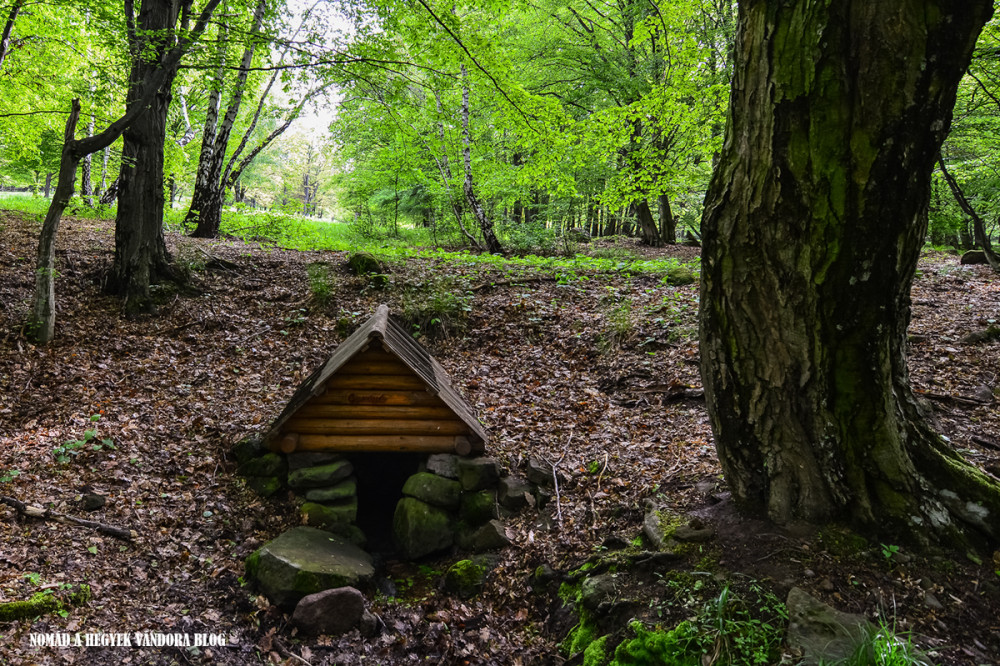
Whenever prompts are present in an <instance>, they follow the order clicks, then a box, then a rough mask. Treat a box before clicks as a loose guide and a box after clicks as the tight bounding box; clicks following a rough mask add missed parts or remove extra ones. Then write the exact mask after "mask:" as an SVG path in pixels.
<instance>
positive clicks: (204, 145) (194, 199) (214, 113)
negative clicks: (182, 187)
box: [183, 26, 226, 238]
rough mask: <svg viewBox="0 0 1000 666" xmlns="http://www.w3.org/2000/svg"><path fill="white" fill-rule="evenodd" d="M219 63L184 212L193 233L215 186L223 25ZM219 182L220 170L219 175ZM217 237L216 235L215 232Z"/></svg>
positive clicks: (223, 60)
mask: <svg viewBox="0 0 1000 666" xmlns="http://www.w3.org/2000/svg"><path fill="white" fill-rule="evenodd" d="M215 57H216V58H218V60H219V63H218V67H216V69H215V75H214V76H213V77H212V80H211V82H210V84H209V85H210V86H211V90H209V91H208V104H207V105H206V107H205V126H204V128H203V129H202V131H201V152H200V153H199V156H198V171H197V172H196V173H195V177H194V191H193V192H192V193H191V206H190V207H189V208H188V212H187V215H185V216H184V225H183V226H184V227H187V226H189V225H195V226H196V227H197V228H196V230H195V232H194V234H193V235H195V236H197V235H198V229H201V228H202V226H203V225H202V223H201V211H202V209H203V208H205V207H207V205H208V203H209V202H208V199H209V195H210V193H211V192H212V190H213V187H212V161H213V156H214V154H215V151H216V142H215V138H216V135H217V133H218V126H219V108H220V106H221V105H222V87H223V86H224V85H225V73H226V69H225V67H226V31H225V30H224V28H223V27H222V26H219V34H218V37H217V38H216V53H215ZM215 182H216V185H217V184H218V174H216V178H215ZM211 237H213V238H214V236H211Z"/></svg>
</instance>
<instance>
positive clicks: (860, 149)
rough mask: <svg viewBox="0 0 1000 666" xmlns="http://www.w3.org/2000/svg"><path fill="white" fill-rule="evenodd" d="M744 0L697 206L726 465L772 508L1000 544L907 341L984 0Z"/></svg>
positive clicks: (974, 472)
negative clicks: (716, 141) (710, 163)
mask: <svg viewBox="0 0 1000 666" xmlns="http://www.w3.org/2000/svg"><path fill="white" fill-rule="evenodd" d="M739 9H740V11H739V26H740V32H739V38H738V41H737V46H736V62H737V65H736V68H735V72H736V77H735V79H734V81H733V87H732V98H731V109H730V114H729V117H730V126H729V128H728V130H727V134H726V141H725V145H724V148H723V151H722V155H721V159H720V163H719V166H718V168H717V169H716V172H715V174H714V177H713V179H712V183H711V186H710V188H709V191H708V194H707V196H706V205H705V213H704V220H703V223H702V232H703V239H704V247H703V251H702V285H701V356H702V378H703V381H704V386H705V397H706V401H707V404H708V409H709V413H710V415H711V421H712V428H713V432H714V434H715V441H716V448H717V450H718V454H719V460H720V462H721V463H722V468H723V471H724V472H725V478H726V482H727V484H728V485H729V487H730V488H731V489H732V491H733V495H734V497H735V498H736V499H737V500H738V501H739V502H741V503H742V504H744V505H745V506H748V507H757V508H761V509H764V510H766V512H767V513H768V515H769V516H770V517H771V518H772V519H774V520H776V521H778V522H789V521H795V520H804V521H807V522H812V523H817V522H825V521H831V520H843V521H846V522H851V523H853V524H854V525H856V526H858V527H859V528H862V529H865V530H868V531H872V532H875V531H877V532H878V533H879V534H880V536H881V538H883V539H885V538H897V537H898V538H900V539H905V538H910V539H913V540H918V541H924V542H937V543H943V544H951V545H959V544H962V543H970V542H971V543H977V544H979V545H982V544H983V543H984V542H996V540H997V539H998V538H1000V483H998V482H997V481H995V480H991V479H990V478H989V477H987V476H986V475H985V474H984V473H982V472H981V471H979V470H978V469H976V468H975V467H973V466H970V465H969V464H968V463H966V462H965V461H964V460H963V459H962V458H961V457H960V456H959V455H958V454H957V453H955V452H954V450H952V449H951V448H950V447H949V446H948V445H947V444H946V443H945V442H944V441H943V440H942V439H941V438H940V437H939V436H938V435H936V434H935V433H934V432H933V431H932V430H931V428H930V427H929V426H928V425H927V423H926V422H925V421H924V419H923V418H922V416H921V414H920V412H919V410H918V406H917V403H916V401H915V399H914V397H913V394H912V391H911V389H910V385H909V379H908V373H907V366H906V357H905V350H906V329H907V324H908V322H909V316H910V286H911V283H912V280H913V276H914V273H915V270H916V264H917V260H918V258H919V255H920V249H921V247H922V243H923V238H924V234H925V231H926V224H927V218H926V213H927V204H928V197H929V188H930V176H931V172H932V170H933V167H934V162H935V158H936V156H937V154H938V150H939V148H940V146H941V142H942V140H943V138H944V136H945V135H946V133H947V131H948V126H949V124H950V122H951V113H952V108H953V106H954V103H955V96H956V90H957V86H958V83H959V80H960V79H961V77H962V75H963V73H964V71H965V69H966V66H967V65H968V62H969V58H970V55H971V52H972V49H973V46H974V44H975V41H976V37H977V35H978V34H979V32H980V30H981V29H982V26H983V24H984V23H985V21H986V20H987V19H988V18H989V16H990V14H991V13H992V2H991V1H990V0H963V1H962V2H958V1H957V0H956V1H950V2H937V1H931V0H891V1H890V0H885V1H880V2H829V1H828V0H801V1H799V2H794V3H778V2H741V3H740V8H739ZM889 535H894V536H892V537H890V536H889Z"/></svg>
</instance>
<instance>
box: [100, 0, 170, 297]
mask: <svg viewBox="0 0 1000 666" xmlns="http://www.w3.org/2000/svg"><path fill="white" fill-rule="evenodd" d="M177 13H178V5H177V3H174V2H170V1H169V0H144V1H143V3H142V8H141V9H140V10H139V17H138V20H137V22H136V23H137V26H138V29H139V30H138V32H137V34H139V35H140V40H142V39H150V38H153V37H156V36H159V38H158V39H156V42H155V43H154V44H155V45H156V52H157V53H158V54H162V53H163V52H164V51H165V50H166V49H167V48H168V47H169V46H170V42H171V41H172V40H167V39H163V34H164V33H166V32H169V31H171V30H172V28H173V26H174V24H175V23H176V22H177ZM148 46H149V45H144V44H142V43H141V41H140V43H139V45H138V48H136V49H135V53H136V54H142V53H143V51H144V50H145V49H146V48H148ZM158 61H159V58H156V59H155V60H153V61H152V62H151V61H150V60H149V59H148V58H146V57H136V58H135V60H134V62H133V64H132V73H131V77H130V81H129V92H128V98H127V101H126V113H128V110H129V109H130V108H131V107H132V106H133V105H134V104H136V103H137V102H138V101H139V98H140V96H141V95H142V91H143V82H144V81H145V80H146V77H148V76H149V75H151V74H152V73H153V71H155V70H156V69H158V68H159V62H158ZM176 72H177V69H176V65H175V66H173V67H172V68H171V71H169V72H167V76H166V79H165V80H164V82H163V84H162V85H161V86H160V87H159V89H158V91H157V93H156V95H155V96H154V97H153V101H152V102H151V104H150V105H149V108H147V109H146V110H145V112H144V113H142V115H140V116H139V117H138V118H137V119H136V120H135V121H133V122H132V124H131V125H129V127H128V129H127V130H125V133H124V137H125V143H124V146H123V148H122V168H121V174H120V175H119V185H118V211H117V215H116V217H115V258H114V263H113V264H112V266H111V271H110V272H109V274H108V279H107V284H106V287H107V289H108V291H109V292H110V293H114V294H118V295H119V296H121V297H122V298H123V300H124V306H125V310H126V311H127V312H136V311H139V310H145V309H148V307H149V305H150V303H149V285H150V283H151V282H154V281H155V280H157V279H158V278H160V277H165V276H170V275H171V271H170V255H169V253H168V252H167V246H166V243H164V241H163V205H164V199H163V148H164V143H165V141H166V135H167V131H166V127H167V110H168V109H169V107H170V88H171V85H172V83H173V80H174V77H175V76H176Z"/></svg>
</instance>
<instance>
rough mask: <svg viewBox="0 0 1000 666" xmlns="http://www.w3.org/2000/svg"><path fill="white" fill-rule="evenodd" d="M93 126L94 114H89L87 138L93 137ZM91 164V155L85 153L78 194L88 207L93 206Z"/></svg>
mask: <svg viewBox="0 0 1000 666" xmlns="http://www.w3.org/2000/svg"><path fill="white" fill-rule="evenodd" d="M94 125H95V121H94V114H90V122H89V123H87V136H94ZM92 162H93V153H87V154H86V155H84V156H83V165H82V166H81V168H80V194H82V195H83V201H84V202H85V203H86V204H87V205H88V206H93V205H94V185H93V183H92V180H91V177H90V174H91V166H92Z"/></svg>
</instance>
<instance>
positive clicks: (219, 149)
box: [188, 0, 267, 238]
mask: <svg viewBox="0 0 1000 666" xmlns="http://www.w3.org/2000/svg"><path fill="white" fill-rule="evenodd" d="M266 10H267V2H266V0H259V2H258V3H257V8H256V9H255V10H254V17H253V27H252V28H251V30H250V39H251V42H250V44H249V45H248V46H247V47H246V48H245V49H243V59H242V60H241V62H240V70H239V73H238V74H237V76H236V81H235V83H234V84H233V92H232V95H231V96H230V99H229V106H228V107H227V108H226V115H225V117H224V118H223V119H222V124H221V125H220V126H219V128H218V131H217V133H216V135H215V137H214V142H213V145H212V150H211V151H210V153H209V155H207V156H206V155H205V153H204V152H203V153H202V157H201V159H202V161H203V162H202V163H200V164H199V167H198V170H199V173H200V172H201V170H202V167H203V166H204V168H205V169H206V170H207V172H208V173H207V178H206V180H205V182H204V183H202V188H203V189H204V191H203V192H201V193H199V191H198V184H197V183H196V184H195V195H199V194H200V196H199V201H198V208H195V205H194V197H192V203H191V210H196V211H198V213H199V215H198V227H197V228H196V229H195V230H194V233H193V234H191V235H192V236H195V237H198V238H215V237H217V236H218V235H219V228H220V227H221V226H222V206H223V204H224V203H225V197H226V185H227V183H226V177H227V176H228V174H223V169H222V166H223V163H224V162H225V159H226V150H227V149H228V147H229V137H230V136H231V135H232V132H233V125H234V124H235V123H236V116H237V115H238V114H239V111H240V106H242V104H243V91H244V89H245V88H246V82H247V78H248V77H249V75H250V69H249V68H250V66H251V65H252V64H253V55H254V51H255V50H256V48H257V41H256V37H257V34H258V33H259V32H260V28H261V25H262V24H263V22H264V13H265V11H266ZM220 84H221V81H220ZM203 145H204V144H203ZM206 157H207V162H208V163H207V164H204V160H206ZM188 215H189V216H190V212H189V213H188Z"/></svg>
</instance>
